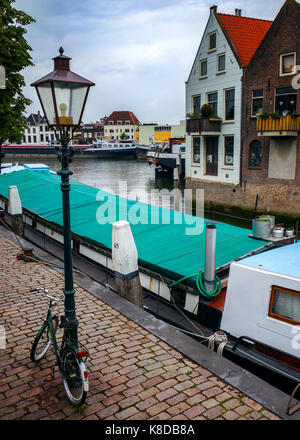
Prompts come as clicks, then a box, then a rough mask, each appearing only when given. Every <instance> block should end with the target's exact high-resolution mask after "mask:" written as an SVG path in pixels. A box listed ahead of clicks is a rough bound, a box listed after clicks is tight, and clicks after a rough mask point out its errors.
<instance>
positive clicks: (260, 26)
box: [217, 13, 273, 66]
mask: <svg viewBox="0 0 300 440" xmlns="http://www.w3.org/2000/svg"><path fill="white" fill-rule="evenodd" d="M217 17H218V18H219V23H220V25H221V26H222V28H223V30H224V31H225V32H226V33H227V35H228V37H229V38H230V40H231V42H232V44H233V45H234V47H235V49H236V51H237V54H238V56H239V58H240V60H241V62H242V64H243V66H248V64H249V63H250V60H251V58H252V57H253V55H254V54H255V52H256V50H257V48H258V46H259V45H260V43H261V42H262V40H263V38H264V36H265V35H266V33H267V32H268V30H269V29H270V27H271V24H272V23H273V22H272V21H270V20H260V19H258V18H249V17H243V16H237V15H229V14H219V13H217Z"/></svg>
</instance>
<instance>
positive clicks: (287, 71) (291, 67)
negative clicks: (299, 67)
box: [280, 52, 296, 76]
mask: <svg viewBox="0 0 300 440" xmlns="http://www.w3.org/2000/svg"><path fill="white" fill-rule="evenodd" d="M295 68H296V52H293V53H287V54H284V55H280V76H286V75H294V74H295V73H296V70H295Z"/></svg>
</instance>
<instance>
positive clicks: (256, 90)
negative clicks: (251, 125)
mask: <svg viewBox="0 0 300 440" xmlns="http://www.w3.org/2000/svg"><path fill="white" fill-rule="evenodd" d="M260 90H261V91H262V95H261V96H255V97H254V96H253V93H254V92H258V91H260ZM255 99H262V108H263V107H264V89H255V90H252V98H251V118H257V116H256V114H255V115H254V114H253V102H254V100H255Z"/></svg>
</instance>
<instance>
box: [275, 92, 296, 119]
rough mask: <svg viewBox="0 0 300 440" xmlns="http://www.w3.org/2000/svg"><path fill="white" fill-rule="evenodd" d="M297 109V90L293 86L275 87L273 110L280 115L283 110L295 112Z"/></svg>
mask: <svg viewBox="0 0 300 440" xmlns="http://www.w3.org/2000/svg"><path fill="white" fill-rule="evenodd" d="M296 109H297V90H295V89H294V88H293V87H281V88H279V89H276V96H275V111H276V112H278V113H279V114H280V115H282V113H283V112H284V111H288V112H291V113H293V112H295V111H296Z"/></svg>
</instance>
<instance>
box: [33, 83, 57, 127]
mask: <svg viewBox="0 0 300 440" xmlns="http://www.w3.org/2000/svg"><path fill="white" fill-rule="evenodd" d="M37 89H38V92H39V95H40V100H41V104H42V106H43V108H44V111H45V116H46V118H47V120H48V123H49V125H52V124H55V123H56V117H55V108H54V102H53V96H52V90H51V83H50V82H48V83H43V84H40V85H39V86H37Z"/></svg>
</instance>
